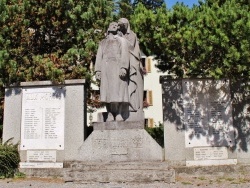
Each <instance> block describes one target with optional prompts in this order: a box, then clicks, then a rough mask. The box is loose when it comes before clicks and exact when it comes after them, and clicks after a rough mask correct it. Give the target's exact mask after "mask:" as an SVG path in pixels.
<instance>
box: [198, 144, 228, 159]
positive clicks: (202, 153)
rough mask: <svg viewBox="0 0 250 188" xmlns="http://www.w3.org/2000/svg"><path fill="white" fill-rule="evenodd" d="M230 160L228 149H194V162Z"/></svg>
mask: <svg viewBox="0 0 250 188" xmlns="http://www.w3.org/2000/svg"><path fill="white" fill-rule="evenodd" d="M219 159H228V152H227V148H226V147H202V148H194V160H219Z"/></svg>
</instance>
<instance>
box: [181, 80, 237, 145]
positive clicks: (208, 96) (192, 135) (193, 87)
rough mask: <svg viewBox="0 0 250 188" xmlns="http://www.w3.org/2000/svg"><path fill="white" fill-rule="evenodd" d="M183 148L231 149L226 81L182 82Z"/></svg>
mask: <svg viewBox="0 0 250 188" xmlns="http://www.w3.org/2000/svg"><path fill="white" fill-rule="evenodd" d="M182 87H183V108H184V125H185V128H186V131H185V145H186V147H197V146H232V145H234V133H233V126H232V106H231V99H230V89H229V81H228V80H205V79H203V80H183V84H182Z"/></svg>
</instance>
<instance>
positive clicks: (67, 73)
mask: <svg viewBox="0 0 250 188" xmlns="http://www.w3.org/2000/svg"><path fill="white" fill-rule="evenodd" d="M114 10H115V7H114V2H113V1H112V0H90V1H82V0H69V1H64V0H1V1H0V31H1V32H0V87H1V93H0V94H1V104H3V93H4V92H3V86H4V85H11V84H18V83H19V82H21V81H33V80H52V81H55V82H62V81H63V80H65V79H75V78H85V79H87V80H90V79H91V71H90V69H91V66H90V65H91V63H92V62H93V61H94V58H95V54H96V51H97V47H98V43H99V41H100V40H101V39H102V38H103V37H104V33H105V32H106V31H105V28H107V26H108V24H109V23H110V22H111V21H112V20H113V19H114V18H113V16H114ZM1 109H2V108H1ZM0 114H2V111H1V112H0ZM1 122H2V118H1V119H0V124H1Z"/></svg>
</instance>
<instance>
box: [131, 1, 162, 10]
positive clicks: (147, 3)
mask: <svg viewBox="0 0 250 188" xmlns="http://www.w3.org/2000/svg"><path fill="white" fill-rule="evenodd" d="M139 3H141V4H143V5H144V6H145V7H146V8H147V9H150V10H153V11H155V10H156V9H157V8H160V7H162V6H163V4H164V0H134V1H133V6H134V7H136V6H137V5H138V4H139Z"/></svg>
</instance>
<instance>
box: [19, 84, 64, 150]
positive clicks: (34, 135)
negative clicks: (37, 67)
mask: <svg viewBox="0 0 250 188" xmlns="http://www.w3.org/2000/svg"><path fill="white" fill-rule="evenodd" d="M64 96H65V91H64V90H63V89H61V88H57V87H53V88H51V87H50V88H27V89H23V96H22V123H21V150H27V149H58V150H63V149H64V112H65V107H64V103H65V97H64Z"/></svg>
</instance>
